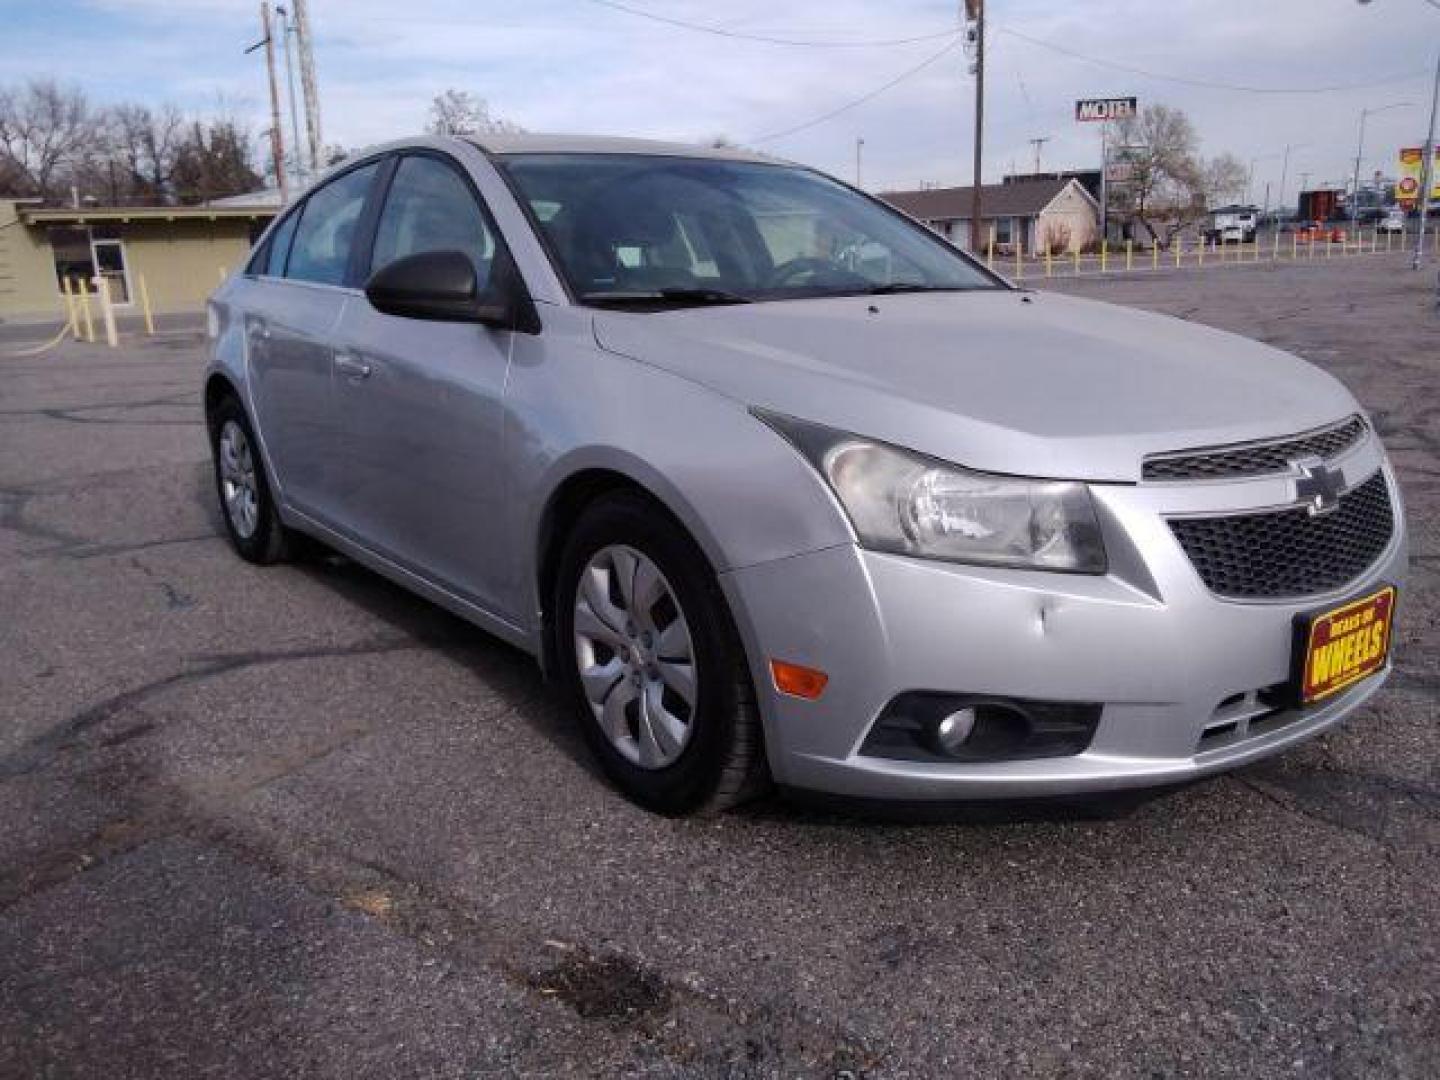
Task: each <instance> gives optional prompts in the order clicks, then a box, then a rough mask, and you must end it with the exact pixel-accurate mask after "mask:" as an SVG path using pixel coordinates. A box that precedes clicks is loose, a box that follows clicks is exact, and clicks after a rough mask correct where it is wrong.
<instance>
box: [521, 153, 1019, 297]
mask: <svg viewBox="0 0 1440 1080" xmlns="http://www.w3.org/2000/svg"><path fill="white" fill-rule="evenodd" d="M501 162H502V167H503V168H504V169H505V171H506V172H507V173H508V174H509V176H510V177H511V179H512V181H513V183H514V185H515V187H516V189H517V190H518V192H519V194H520V197H521V198H522V199H524V200H525V201H526V202H527V203H528V204H529V206H530V209H531V212H532V213H533V215H534V217H535V220H536V221H537V222H538V223H539V226H540V228H541V230H542V231H543V232H544V234H545V237H546V239H547V240H548V241H549V247H550V249H551V251H552V253H553V254H554V257H555V259H556V262H557V263H558V264H559V268H560V270H561V272H562V273H563V274H564V276H565V278H566V280H567V282H568V283H569V285H570V288H571V290H572V291H573V292H574V293H575V295H576V296H578V297H579V298H580V299H581V300H583V301H585V302H587V303H602V304H603V303H615V304H619V303H655V302H665V301H668V302H674V303H679V304H686V303H744V302H747V301H752V300H773V299H784V298H796V297H813V296H844V295H855V294H863V293H871V292H908V291H912V290H913V291H930V290H946V291H948V290H964V289H987V288H1001V287H1003V286H1001V285H1000V284H999V283H998V282H997V280H996V279H995V278H993V277H991V276H990V275H988V274H987V273H985V272H984V271H983V270H981V269H980V268H979V267H977V266H976V265H975V264H973V263H972V262H970V261H969V260H968V259H967V258H965V257H964V256H963V255H961V254H960V253H959V252H958V251H956V250H955V249H954V248H952V247H951V246H950V245H949V244H947V243H946V242H945V241H943V240H941V239H940V238H939V237H937V236H934V235H932V234H931V233H930V232H929V231H928V230H926V229H925V228H923V227H922V226H919V225H915V224H913V223H912V222H909V221H907V220H905V219H904V218H903V217H901V216H900V215H899V214H896V213H893V212H891V211H890V210H888V209H887V208H885V207H884V206H881V205H879V204H877V203H875V202H872V201H871V200H870V199H867V198H865V197H864V196H862V195H859V194H857V193H855V192H853V191H851V190H849V189H848V188H846V187H844V186H843V185H841V184H838V183H836V182H835V181H833V180H829V179H827V178H825V177H824V176H821V175H819V174H818V173H814V172H811V171H809V170H808V169H802V168H798V167H794V166H785V165H768V164H763V163H757V162H736V161H720V160H711V159H705V158H680V157H658V156H656V157H647V156H637V155H632V154H517V155H512V156H508V157H505V158H502V159H501Z"/></svg>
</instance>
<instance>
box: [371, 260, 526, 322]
mask: <svg viewBox="0 0 1440 1080" xmlns="http://www.w3.org/2000/svg"><path fill="white" fill-rule="evenodd" d="M497 269H498V267H497ZM492 284H494V283H492ZM365 296H366V298H367V299H368V300H369V301H370V303H371V304H373V305H374V307H375V310H376V311H383V312H384V313H385V314H386V315H398V316H400V317H401V318H406V319H431V320H439V321H443V322H476V323H484V324H486V325H487V326H503V327H507V328H508V327H510V326H511V325H512V324H513V322H514V321H515V320H514V310H513V304H512V302H511V300H510V297H509V296H508V295H507V292H506V291H501V290H496V289H487V290H486V292H485V294H484V295H482V294H481V293H480V285H479V281H478V280H477V279H476V277H475V264H474V263H473V262H471V261H470V257H469V256H468V255H466V254H464V253H463V252H459V251H422V252H419V253H418V254H415V255H406V256H405V257H404V258H402V259H396V260H395V261H394V262H392V263H388V264H386V265H385V266H382V267H381V268H380V269H379V270H377V271H375V273H374V274H372V275H371V276H370V280H369V281H367V282H366V283H365Z"/></svg>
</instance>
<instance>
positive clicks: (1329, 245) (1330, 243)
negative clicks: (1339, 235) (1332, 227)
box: [1325, 236, 1335, 259]
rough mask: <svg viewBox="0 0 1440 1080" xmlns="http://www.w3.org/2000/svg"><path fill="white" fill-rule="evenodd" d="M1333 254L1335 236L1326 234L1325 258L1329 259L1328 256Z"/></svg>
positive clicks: (1330, 256)
mask: <svg viewBox="0 0 1440 1080" xmlns="http://www.w3.org/2000/svg"><path fill="white" fill-rule="evenodd" d="M1334 255H1335V237H1333V236H1327V237H1326V238H1325V258H1327V259H1329V258H1332V257H1333V256H1334Z"/></svg>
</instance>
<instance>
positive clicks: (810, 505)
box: [506, 312, 854, 629]
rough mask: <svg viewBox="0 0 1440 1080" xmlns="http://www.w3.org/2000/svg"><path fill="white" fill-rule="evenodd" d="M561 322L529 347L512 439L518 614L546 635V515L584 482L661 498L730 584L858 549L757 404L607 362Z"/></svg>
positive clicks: (511, 418)
mask: <svg viewBox="0 0 1440 1080" xmlns="http://www.w3.org/2000/svg"><path fill="white" fill-rule="evenodd" d="M566 314H570V313H569V312H567V313H566ZM562 318H563V317H562ZM547 319H549V320H550V321H548V322H547V324H546V325H547V333H546V335H544V336H543V337H542V338H539V339H534V338H532V339H525V340H523V341H522V340H519V338H518V336H517V345H516V354H515V356H514V358H513V360H512V369H511V370H512V373H511V385H510V388H509V401H508V404H509V409H508V417H507V431H506V454H507V457H508V459H509V464H510V474H511V476H512V477H513V483H514V488H513V489H512V491H511V499H510V505H511V506H512V507H513V508H514V511H515V512H514V513H513V515H512V521H513V522H514V523H515V526H514V527H515V529H516V533H515V535H514V537H513V545H514V547H513V550H515V551H516V552H517V554H518V558H517V560H516V567H515V571H516V573H515V585H516V586H517V588H518V589H519V590H520V594H521V595H520V596H517V599H519V600H520V604H518V605H517V608H518V609H519V610H524V611H528V612H531V613H534V618H535V620H536V621H535V625H536V627H537V629H538V626H539V613H540V612H541V609H542V598H541V597H540V595H539V588H538V583H539V556H540V545H541V543H542V537H543V532H544V522H545V517H546V512H547V509H548V507H549V506H550V502H551V499H552V498H553V496H554V494H555V493H556V492H557V491H559V490H560V489H561V488H562V486H563V485H564V483H565V481H566V480H567V479H569V478H571V477H573V476H576V475H577V474H579V473H581V472H586V471H590V470H597V469H603V470H606V471H609V472H613V473H617V474H619V475H621V476H623V477H626V478H628V479H629V480H631V481H632V482H634V483H636V484H638V485H639V486H641V487H643V488H644V489H645V490H647V491H648V492H650V493H651V494H652V495H653V496H654V497H655V498H656V499H658V500H659V501H660V502H661V503H662V504H664V505H665V506H666V507H667V508H668V509H669V510H670V512H671V513H672V514H674V516H675V517H676V518H677V519H678V520H679V521H680V522H681V523H682V524H683V525H684V526H685V528H686V529H687V530H688V531H689V532H690V535H691V536H692V537H693V538H694V539H695V541H696V543H697V544H698V545H699V546H700V548H701V550H702V551H703V552H704V553H705V556H706V557H707V558H708V559H709V560H710V563H711V566H712V568H713V569H714V570H715V571H716V572H717V573H724V572H725V571H728V570H734V569H738V568H740V567H744V566H751V565H755V564H757V563H762V562H769V561H773V560H776V559H783V558H787V557H790V556H793V555H798V554H802V553H805V552H810V551H817V550H820V549H822V548H826V547H832V546H834V545H836V544H845V543H851V542H853V540H854V534H853V533H852V532H851V530H850V526H849V523H848V521H847V520H846V518H845V516H844V514H843V512H842V511H841V510H840V508H839V506H838V504H837V503H836V502H835V500H834V498H833V496H832V495H831V494H830V491H829V489H828V488H827V487H826V486H825V484H824V482H823V481H822V480H821V479H820V477H819V476H818V475H817V474H816V473H815V471H814V470H813V469H812V468H811V467H810V466H809V464H807V463H806V462H805V461H804V460H803V459H802V458H801V457H800V455H799V454H797V453H796V452H795V450H794V449H793V448H792V447H791V446H790V444H789V443H787V442H786V441H785V440H784V439H782V438H781V437H780V436H779V435H777V434H776V433H775V432H774V431H772V430H771V429H770V428H769V427H767V426H766V425H765V424H763V423H761V422H760V421H759V420H757V419H756V418H755V417H754V416H752V415H751V413H750V412H749V410H748V409H747V408H746V406H745V405H744V404H743V403H741V402H737V401H734V400H732V399H730V398H727V397H724V396H722V395H721V394H718V393H716V392H715V391H713V390H710V389H707V388H705V387H702V386H700V385H699V384H697V383H695V382H692V381H690V380H688V379H686V378H684V377H682V376H678V375H675V374H672V373H670V372H666V371H663V370H660V369H658V368H656V367H653V366H651V365H648V364H645V363H643V362H640V361H637V360H632V359H630V358H628V357H623V356H618V355H616V354H614V353H609V352H604V351H602V350H600V349H598V348H596V347H595V345H594V342H593V339H590V340H586V336H585V335H584V333H582V332H579V331H581V329H582V328H581V327H580V326H578V325H577V326H576V327H575V328H574V329H575V330H576V331H577V332H576V333H574V334H573V335H572V334H567V333H563V332H554V333H552V332H551V331H552V330H554V331H559V330H561V328H560V327H557V326H556V323H557V322H560V321H562V320H561V319H555V318H552V317H551V316H549V315H548V314H547ZM577 322H578V320H577ZM522 597H523V598H522Z"/></svg>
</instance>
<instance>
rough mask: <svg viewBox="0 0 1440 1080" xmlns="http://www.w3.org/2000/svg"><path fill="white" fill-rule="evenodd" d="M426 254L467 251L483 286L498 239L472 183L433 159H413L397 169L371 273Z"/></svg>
mask: <svg viewBox="0 0 1440 1080" xmlns="http://www.w3.org/2000/svg"><path fill="white" fill-rule="evenodd" d="M426 251H462V252H464V253H465V254H466V255H469V256H470V259H471V261H472V262H474V264H475V275H476V278H477V279H478V281H479V283H480V286H481V288H484V286H485V283H486V281H487V280H488V279H489V277H490V262H491V259H492V258H493V257H494V254H495V240H494V237H493V236H492V235H491V232H490V229H489V227H488V226H487V225H486V223H485V215H484V213H483V212H482V211H481V209H480V204H479V203H477V202H476V201H475V195H474V193H473V192H472V191H471V190H470V185H469V184H467V183H466V182H465V179H464V177H462V176H461V175H460V173H459V172H457V171H456V170H455V169H453V168H452V167H450V166H449V165H447V164H445V163H444V162H443V161H440V160H439V159H438V158H433V157H420V156H414V157H407V158H403V159H402V160H401V162H400V166H399V168H397V169H396V170H395V178H394V179H393V180H392V181H391V183H390V192H389V194H387V195H386V197H385V208H384V210H382V211H381V212H380V221H379V224H378V225H377V226H376V228H375V249H374V252H373V253H372V254H371V258H370V269H371V270H372V271H373V270H378V269H380V267H382V266H386V265H388V264H389V263H392V262H394V261H395V260H396V259H402V258H404V257H405V256H406V255H417V254H419V253H421V252H426Z"/></svg>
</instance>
